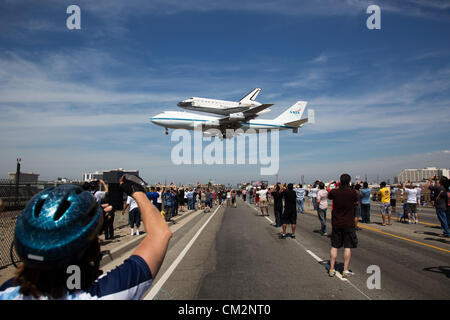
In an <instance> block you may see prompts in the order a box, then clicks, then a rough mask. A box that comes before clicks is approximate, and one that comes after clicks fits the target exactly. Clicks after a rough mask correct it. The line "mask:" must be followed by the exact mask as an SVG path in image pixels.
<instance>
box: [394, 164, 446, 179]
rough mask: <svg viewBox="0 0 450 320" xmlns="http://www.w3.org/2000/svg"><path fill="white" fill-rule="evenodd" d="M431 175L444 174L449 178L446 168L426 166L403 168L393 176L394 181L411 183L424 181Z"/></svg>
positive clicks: (439, 175) (438, 175)
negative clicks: (422, 167)
mask: <svg viewBox="0 0 450 320" xmlns="http://www.w3.org/2000/svg"><path fill="white" fill-rule="evenodd" d="M433 176H437V177H438V178H440V177H442V176H445V177H447V178H449V170H448V169H439V168H436V167H428V168H425V169H403V170H402V172H400V173H399V174H398V175H397V176H395V177H394V183H404V182H406V181H410V182H413V183H419V182H425V181H427V180H428V179H430V178H431V177H433Z"/></svg>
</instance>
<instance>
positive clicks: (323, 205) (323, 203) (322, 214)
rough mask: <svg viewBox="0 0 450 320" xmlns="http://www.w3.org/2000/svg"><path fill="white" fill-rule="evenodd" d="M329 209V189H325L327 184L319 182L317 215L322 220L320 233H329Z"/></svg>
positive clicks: (323, 234) (324, 234)
mask: <svg viewBox="0 0 450 320" xmlns="http://www.w3.org/2000/svg"><path fill="white" fill-rule="evenodd" d="M327 209H328V191H327V190H325V184H324V183H323V182H319V191H317V215H318V217H319V221H320V233H321V234H322V236H326V235H327Z"/></svg>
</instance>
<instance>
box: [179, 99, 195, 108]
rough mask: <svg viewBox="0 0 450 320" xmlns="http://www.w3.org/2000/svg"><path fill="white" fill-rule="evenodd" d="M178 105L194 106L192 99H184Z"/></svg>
mask: <svg viewBox="0 0 450 320" xmlns="http://www.w3.org/2000/svg"><path fill="white" fill-rule="evenodd" d="M177 106H179V107H191V106H192V99H187V100H183V101H180V102H178V103H177Z"/></svg>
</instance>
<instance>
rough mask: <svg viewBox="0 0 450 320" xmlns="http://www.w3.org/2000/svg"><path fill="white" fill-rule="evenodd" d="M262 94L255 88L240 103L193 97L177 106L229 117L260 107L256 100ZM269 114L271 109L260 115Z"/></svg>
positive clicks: (261, 112) (264, 110) (266, 109)
mask: <svg viewBox="0 0 450 320" xmlns="http://www.w3.org/2000/svg"><path fill="white" fill-rule="evenodd" d="M260 92H261V89H260V88H255V89H253V90H252V91H251V92H250V93H249V94H247V95H246V96H244V97H243V98H242V99H241V100H239V102H235V101H226V100H216V99H209V98H198V97H192V98H190V99H187V100H183V101H181V102H179V103H178V104H177V105H178V106H179V107H181V108H184V109H188V110H193V111H200V112H208V113H214V114H219V115H223V116H228V115H230V114H232V113H237V112H242V111H246V110H249V109H250V108H253V107H258V106H260V105H261V103H259V102H257V101H256V100H255V99H256V97H257V96H258V94H259V93H260ZM272 105H273V104H270V105H269V106H272ZM267 112H270V109H268V108H265V109H263V110H261V111H260V112H259V115H261V114H264V113H267Z"/></svg>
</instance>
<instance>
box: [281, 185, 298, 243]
mask: <svg viewBox="0 0 450 320" xmlns="http://www.w3.org/2000/svg"><path fill="white" fill-rule="evenodd" d="M283 198H284V211H283V214H282V215H281V223H282V225H283V232H282V234H281V235H280V239H285V238H286V228H287V225H288V224H290V225H291V231H292V232H291V238H295V225H296V224H297V194H296V193H295V191H294V185H293V184H292V183H289V184H288V186H287V190H286V191H283Z"/></svg>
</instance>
